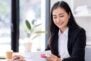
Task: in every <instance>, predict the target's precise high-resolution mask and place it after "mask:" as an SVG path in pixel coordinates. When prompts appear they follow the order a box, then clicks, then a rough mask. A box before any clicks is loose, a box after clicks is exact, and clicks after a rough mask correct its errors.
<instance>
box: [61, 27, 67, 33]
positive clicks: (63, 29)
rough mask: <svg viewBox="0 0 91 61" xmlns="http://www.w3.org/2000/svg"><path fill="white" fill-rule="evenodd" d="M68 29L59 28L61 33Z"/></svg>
mask: <svg viewBox="0 0 91 61" xmlns="http://www.w3.org/2000/svg"><path fill="white" fill-rule="evenodd" d="M67 28H68V27H64V28H60V32H61V33H63V32H64V31H65V30H66V29H67Z"/></svg>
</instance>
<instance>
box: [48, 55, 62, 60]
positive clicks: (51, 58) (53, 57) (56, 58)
mask: <svg viewBox="0 0 91 61" xmlns="http://www.w3.org/2000/svg"><path fill="white" fill-rule="evenodd" d="M46 59H47V61H61V59H60V58H58V57H57V56H55V55H50V56H49V57H46Z"/></svg>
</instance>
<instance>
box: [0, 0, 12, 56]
mask: <svg viewBox="0 0 91 61" xmlns="http://www.w3.org/2000/svg"><path fill="white" fill-rule="evenodd" d="M10 43H11V0H0V49H1V50H0V57H2V56H4V53H5V52H6V51H7V50H9V49H11V47H10V46H11V44H10Z"/></svg>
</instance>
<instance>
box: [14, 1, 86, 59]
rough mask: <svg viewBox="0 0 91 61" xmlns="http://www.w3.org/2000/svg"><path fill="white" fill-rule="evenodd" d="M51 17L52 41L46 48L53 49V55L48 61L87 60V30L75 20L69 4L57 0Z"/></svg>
mask: <svg viewBox="0 0 91 61" xmlns="http://www.w3.org/2000/svg"><path fill="white" fill-rule="evenodd" d="M50 18H51V19H50V21H49V22H50V40H49V41H50V43H49V44H48V46H47V49H46V50H51V52H52V55H50V56H49V57H47V58H46V59H47V61H85V45H86V34H85V30H84V29H83V28H81V27H80V26H78V25H77V23H76V22H75V19H74V17H73V15H72V12H71V9H70V7H69V5H68V4H67V3H66V2H64V1H58V2H56V3H55V4H54V5H53V7H52V9H51V17H50ZM17 57H19V58H18V59H16V58H17ZM14 60H18V61H24V58H23V57H22V56H14V57H13V59H12V61H14Z"/></svg>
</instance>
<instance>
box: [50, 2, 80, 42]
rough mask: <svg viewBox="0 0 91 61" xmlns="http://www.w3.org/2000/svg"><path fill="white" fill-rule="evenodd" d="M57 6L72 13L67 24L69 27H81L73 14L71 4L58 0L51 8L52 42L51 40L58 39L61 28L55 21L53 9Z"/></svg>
mask: <svg viewBox="0 0 91 61" xmlns="http://www.w3.org/2000/svg"><path fill="white" fill-rule="evenodd" d="M57 8H63V9H64V10H65V11H66V13H67V14H69V15H70V18H69V20H68V24H67V26H68V27H69V28H73V29H75V28H78V27H79V26H78V25H77V23H76V21H75V19H74V16H73V14H72V11H71V9H70V7H69V5H68V4H67V3H66V2H64V1H58V2H56V3H55V4H54V5H53V6H52V8H51V14H50V40H49V41H50V43H51V42H55V40H58V31H59V28H58V27H57V26H56V25H55V24H54V22H53V15H52V13H53V10H55V9H57Z"/></svg>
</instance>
